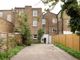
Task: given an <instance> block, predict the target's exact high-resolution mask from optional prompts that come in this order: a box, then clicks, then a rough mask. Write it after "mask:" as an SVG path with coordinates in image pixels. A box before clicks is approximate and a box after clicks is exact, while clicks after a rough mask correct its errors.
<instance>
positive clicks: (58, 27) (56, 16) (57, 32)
mask: <svg viewBox="0 0 80 60" xmlns="http://www.w3.org/2000/svg"><path fill="white" fill-rule="evenodd" d="M56 18H57V34H59V22H58V14H57V15H56Z"/></svg>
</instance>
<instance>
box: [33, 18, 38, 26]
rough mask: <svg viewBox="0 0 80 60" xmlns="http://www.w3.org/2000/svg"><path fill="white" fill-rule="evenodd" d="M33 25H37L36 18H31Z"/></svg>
mask: <svg viewBox="0 0 80 60" xmlns="http://www.w3.org/2000/svg"><path fill="white" fill-rule="evenodd" d="M33 26H35V27H36V26H37V19H36V18H34V19H33Z"/></svg>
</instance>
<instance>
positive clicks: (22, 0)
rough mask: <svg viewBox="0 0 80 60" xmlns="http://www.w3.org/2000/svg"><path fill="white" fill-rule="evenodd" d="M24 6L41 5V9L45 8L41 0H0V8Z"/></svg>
mask: <svg viewBox="0 0 80 60" xmlns="http://www.w3.org/2000/svg"><path fill="white" fill-rule="evenodd" d="M25 6H32V7H35V8H36V7H42V8H43V10H44V8H45V6H44V4H43V3H42V2H41V0H0V10H4V9H6V10H8V9H12V8H15V7H25Z"/></svg>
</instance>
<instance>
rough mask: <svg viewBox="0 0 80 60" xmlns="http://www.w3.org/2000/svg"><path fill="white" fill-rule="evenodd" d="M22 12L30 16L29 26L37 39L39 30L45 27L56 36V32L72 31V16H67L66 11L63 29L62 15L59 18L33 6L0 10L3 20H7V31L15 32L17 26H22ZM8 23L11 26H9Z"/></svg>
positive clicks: (33, 36) (0, 16) (47, 31)
mask: <svg viewBox="0 0 80 60" xmlns="http://www.w3.org/2000/svg"><path fill="white" fill-rule="evenodd" d="M22 13H25V14H26V15H27V18H28V20H27V23H28V26H29V27H30V31H31V34H32V38H33V39H37V37H38V34H37V32H38V30H39V29H43V30H44V33H45V34H49V35H50V36H52V35H53V36H54V35H56V34H62V32H63V33H64V34H67V33H69V32H70V28H69V26H68V23H69V19H70V17H69V16H67V15H66V13H65V12H64V15H63V20H64V21H63V31H62V20H61V18H60V15H58V19H57V15H55V14H53V13H51V12H50V11H47V13H44V14H43V12H42V8H33V7H32V6H25V7H15V8H14V9H12V10H0V18H1V21H2V19H3V21H7V23H6V24H3V25H5V26H4V28H6V29H5V30H6V32H14V31H15V29H16V28H19V27H20V23H19V17H18V16H19V15H21V14H22ZM8 23H9V24H8ZM10 24H11V25H10ZM7 25H8V26H9V27H7ZM0 26H2V25H0ZM1 28H2V27H1ZM4 28H2V29H4ZM7 29H8V30H7ZM0 30H1V29H0ZM3 31H4V30H3ZM57 32H58V33H57Z"/></svg>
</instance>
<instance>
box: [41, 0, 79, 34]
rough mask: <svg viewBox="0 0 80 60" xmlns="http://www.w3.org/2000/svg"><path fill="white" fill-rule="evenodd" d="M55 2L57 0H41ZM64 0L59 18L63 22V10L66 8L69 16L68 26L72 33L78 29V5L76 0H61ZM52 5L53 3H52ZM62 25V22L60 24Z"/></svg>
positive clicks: (46, 2) (45, 2)
mask: <svg viewBox="0 0 80 60" xmlns="http://www.w3.org/2000/svg"><path fill="white" fill-rule="evenodd" d="M53 1H55V2H54V3H56V2H57V1H58V0H42V2H43V3H44V4H48V3H49V2H53ZM61 1H63V2H64V5H63V6H62V10H61V18H62V23H63V11H65V10H66V13H67V15H68V16H70V17H71V18H70V24H69V26H70V28H71V31H72V32H73V33H74V32H75V31H80V6H79V5H78V2H77V0H61ZM52 6H53V5H52ZM62 25H63V24H62Z"/></svg>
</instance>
